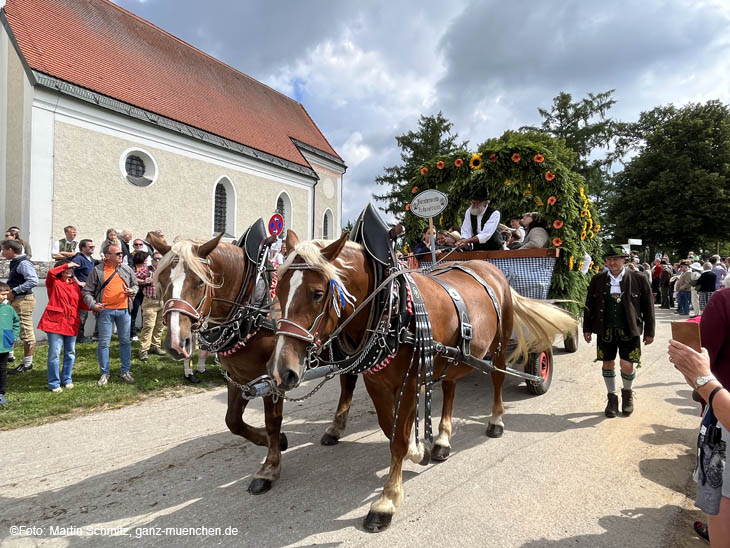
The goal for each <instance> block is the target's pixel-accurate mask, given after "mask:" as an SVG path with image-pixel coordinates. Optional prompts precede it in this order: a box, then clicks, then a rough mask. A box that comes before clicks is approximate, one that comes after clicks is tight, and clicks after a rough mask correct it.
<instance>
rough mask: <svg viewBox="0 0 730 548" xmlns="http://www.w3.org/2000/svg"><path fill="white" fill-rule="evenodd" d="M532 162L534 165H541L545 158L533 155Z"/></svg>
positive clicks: (540, 155)
mask: <svg viewBox="0 0 730 548" xmlns="http://www.w3.org/2000/svg"><path fill="white" fill-rule="evenodd" d="M533 160H534V161H535V162H536V163H538V164H541V163H543V162H544V161H545V156H543V155H542V154H535V157H534V158H533Z"/></svg>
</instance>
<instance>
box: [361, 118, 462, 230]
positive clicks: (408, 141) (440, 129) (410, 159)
mask: <svg viewBox="0 0 730 548" xmlns="http://www.w3.org/2000/svg"><path fill="white" fill-rule="evenodd" d="M452 127H453V124H452V123H451V122H449V121H448V120H447V119H446V118H444V116H443V115H442V114H441V112H439V113H438V114H436V115H435V116H423V115H422V116H421V117H420V119H419V120H418V129H417V130H416V131H409V132H408V133H406V134H404V135H399V136H397V137H396V138H395V141H396V143H397V144H398V147H399V148H400V149H401V153H400V157H401V161H402V163H401V164H399V165H396V166H390V167H386V168H385V169H384V173H383V175H380V176H378V177H376V178H375V182H376V183H378V184H379V185H384V186H387V187H389V189H388V191H387V192H386V193H385V194H380V195H376V196H375V198H376V199H378V200H380V201H382V202H385V203H386V205H385V207H383V208H381V209H382V210H383V211H385V212H386V213H392V214H393V215H395V217H396V218H397V219H399V220H402V219H403V215H404V213H405V206H406V204H408V203H409V202H410V201H411V199H412V198H413V193H412V187H413V185H412V184H411V183H410V182H409V181H410V180H411V179H413V177H415V176H416V175H417V174H418V173H419V171H420V169H421V167H422V166H423V164H424V163H425V162H426V161H428V160H430V159H431V158H433V157H435V156H437V155H439V154H450V153H452V152H455V151H456V150H459V149H465V148H466V146H467V144H468V142H467V141H464V142H463V143H460V144H457V141H456V140H457V139H458V135H457V134H455V133H454V134H452V133H451V128H452Z"/></svg>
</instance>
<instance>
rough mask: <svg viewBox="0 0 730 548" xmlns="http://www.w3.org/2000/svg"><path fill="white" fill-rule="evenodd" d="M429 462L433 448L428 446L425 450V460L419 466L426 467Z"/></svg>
mask: <svg viewBox="0 0 730 548" xmlns="http://www.w3.org/2000/svg"><path fill="white" fill-rule="evenodd" d="M429 462H431V448H430V447H429V446H428V444H426V445H425V446H424V448H423V458H422V459H421V462H419V463H418V464H419V465H420V466H426V465H427V464H428V463H429Z"/></svg>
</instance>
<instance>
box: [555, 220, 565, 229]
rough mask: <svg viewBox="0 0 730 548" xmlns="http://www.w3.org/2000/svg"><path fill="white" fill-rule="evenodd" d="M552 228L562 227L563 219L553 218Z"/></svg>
mask: <svg viewBox="0 0 730 548" xmlns="http://www.w3.org/2000/svg"><path fill="white" fill-rule="evenodd" d="M553 228H557V229H561V228H563V221H561V220H560V219H555V220H554V221H553Z"/></svg>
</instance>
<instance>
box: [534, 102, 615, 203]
mask: <svg viewBox="0 0 730 548" xmlns="http://www.w3.org/2000/svg"><path fill="white" fill-rule="evenodd" d="M614 91H615V90H613V89H612V90H609V91H606V92H603V93H598V94H593V93H589V94H588V97H587V98H584V99H581V100H580V101H575V102H574V101H573V96H572V95H571V94H570V93H565V92H562V91H561V92H560V94H558V95H557V97H555V98H553V104H552V107H551V109H550V110H546V109H542V108H538V109H537V110H538V112H539V113H540V116H542V118H543V121H542V125H541V126H540V127H531V126H525V127H523V128H521V130H522V131H543V132H545V133H547V134H548V135H550V136H551V137H554V138H556V139H562V140H563V141H564V142H565V144H566V146H567V147H568V148H570V149H572V150H574V151H575V153H576V154H577V159H576V163H575V166H574V167H573V169H574V170H575V171H576V172H577V173H579V174H580V175H582V176H583V178H584V179H585V181H586V187H587V189H588V190H587V192H588V193H589V194H590V195H591V196H595V197H596V198H597V200H598V201H599V202H600V201H601V200H602V199H603V197H604V194H605V191H606V185H607V179H608V170H609V168H610V166H611V163H612V162H613V161H614V160H615V159H616V155H615V153H614V152H613V151H612V150H610V149H611V148H612V147H611V145H612V143H613V142H614V140H615V138H616V136H617V130H618V127H619V125H620V124H618V123H617V122H615V121H614V120H612V119H611V118H607V117H606V114H607V112H608V111H609V109H610V108H611V107H612V106H613V105H614V104H615V103H616V101H615V100H614V99H613V92H614ZM599 148H605V149H607V153H606V154H605V155H604V156H603V157H602V158H596V157H595V150H596V149H599Z"/></svg>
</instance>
